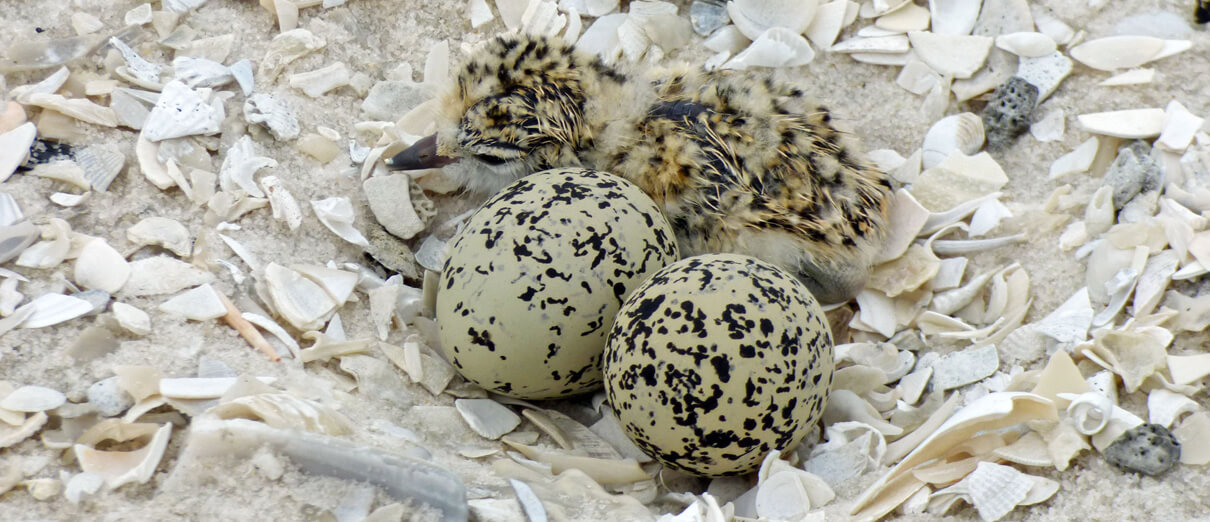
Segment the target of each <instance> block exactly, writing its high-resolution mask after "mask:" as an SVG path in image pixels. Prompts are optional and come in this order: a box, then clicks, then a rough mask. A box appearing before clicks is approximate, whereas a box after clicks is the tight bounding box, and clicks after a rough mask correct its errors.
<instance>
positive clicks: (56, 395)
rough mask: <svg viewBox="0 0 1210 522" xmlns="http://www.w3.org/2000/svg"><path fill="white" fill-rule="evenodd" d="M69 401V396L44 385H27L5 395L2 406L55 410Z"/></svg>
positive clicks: (27, 410) (0, 401)
mask: <svg viewBox="0 0 1210 522" xmlns="http://www.w3.org/2000/svg"><path fill="white" fill-rule="evenodd" d="M66 402H67V396H65V395H63V393H62V392H60V391H58V390H53V389H51V388H47V387H44V386H33V385H26V386H22V387H20V388H17V389H16V390H13V391H12V392H10V393H8V395H5V396H4V399H3V400H0V408H4V409H6V410H8V411H17V412H24V413H37V412H42V411H46V410H53V409H55V408H58V407H59V406H62V405H63V404H64V403H66Z"/></svg>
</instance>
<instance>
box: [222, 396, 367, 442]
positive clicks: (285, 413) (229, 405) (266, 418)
mask: <svg viewBox="0 0 1210 522" xmlns="http://www.w3.org/2000/svg"><path fill="white" fill-rule="evenodd" d="M206 413H207V414H208V415H215V416H217V417H218V418H220V419H251V420H257V421H261V422H264V423H265V424H268V425H269V426H272V427H274V428H279V429H293V430H304V431H309V432H312V433H319V434H321V435H345V434H348V433H351V432H352V426H351V424H350V422H349V419H348V418H346V417H345V416H344V415H342V414H341V413H340V412H338V411H336V410H334V409H332V408H329V407H327V406H324V405H322V404H320V403H317V402H315V401H311V400H307V399H303V398H299V397H295V396H293V395H290V394H286V393H257V394H253V395H246V396H243V397H238V398H235V399H232V400H230V401H228V402H224V403H223V404H220V405H218V406H215V407H213V408H211V409H210V410H209V411H207V412H206Z"/></svg>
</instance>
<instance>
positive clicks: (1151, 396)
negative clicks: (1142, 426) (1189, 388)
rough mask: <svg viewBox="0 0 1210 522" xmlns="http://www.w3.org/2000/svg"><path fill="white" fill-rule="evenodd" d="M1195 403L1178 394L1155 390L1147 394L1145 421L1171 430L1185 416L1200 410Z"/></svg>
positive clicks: (1162, 389)
mask: <svg viewBox="0 0 1210 522" xmlns="http://www.w3.org/2000/svg"><path fill="white" fill-rule="evenodd" d="M1200 409H1201V408H1200V406H1198V404H1197V402H1195V401H1194V400H1193V399H1190V398H1189V397H1186V396H1184V395H1181V394H1179V393H1175V392H1171V391H1168V390H1165V389H1164V388H1155V389H1153V390H1151V392H1150V393H1148V394H1147V421H1148V422H1150V423H1152V424H1159V425H1161V426H1163V427H1165V428H1171V427H1172V424H1173V423H1174V422H1176V421H1178V420H1180V418H1181V417H1182V416H1184V415H1186V414H1190V413H1196V412H1197V411H1198V410H1200Z"/></svg>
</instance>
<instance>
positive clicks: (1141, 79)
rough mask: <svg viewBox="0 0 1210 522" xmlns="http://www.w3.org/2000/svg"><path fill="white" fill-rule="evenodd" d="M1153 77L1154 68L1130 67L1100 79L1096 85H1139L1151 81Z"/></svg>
mask: <svg viewBox="0 0 1210 522" xmlns="http://www.w3.org/2000/svg"><path fill="white" fill-rule="evenodd" d="M1154 79H1155V69H1130V70H1129V71H1126V72H1123V73H1118V74H1115V75H1113V76H1111V77H1109V78H1106V79H1105V80H1102V81H1101V82H1100V83H1098V84H1097V85H1100V86H1101V87H1119V86H1122V85H1139V84H1144V83H1151V81H1152V80H1154Z"/></svg>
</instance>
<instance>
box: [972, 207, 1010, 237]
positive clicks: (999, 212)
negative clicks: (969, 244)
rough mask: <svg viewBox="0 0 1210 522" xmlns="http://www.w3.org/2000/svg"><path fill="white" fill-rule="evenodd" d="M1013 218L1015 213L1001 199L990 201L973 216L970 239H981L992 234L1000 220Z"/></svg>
mask: <svg viewBox="0 0 1210 522" xmlns="http://www.w3.org/2000/svg"><path fill="white" fill-rule="evenodd" d="M1010 217H1013V213H1012V212H1011V211H1010V210H1008V207H1006V206H1004V203H1001V202H1000V200H999V199H988V200H986V201H984V202H983V204H981V205H979V208H978V209H976V210H975V214H974V215H973V216H971V226H970V230H969V231H968V234H969V235H970V237H979V236H982V235H986V234H987V233H988V232H991V231H992V229H994V228H996V225H999V224H1000V220H1002V219H1005V218H1010Z"/></svg>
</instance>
